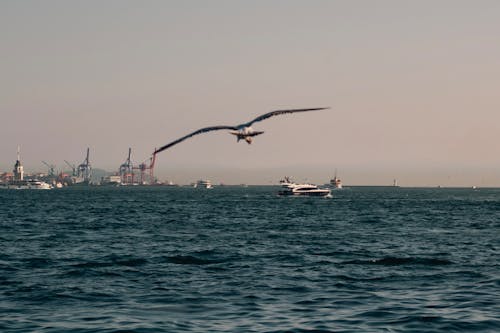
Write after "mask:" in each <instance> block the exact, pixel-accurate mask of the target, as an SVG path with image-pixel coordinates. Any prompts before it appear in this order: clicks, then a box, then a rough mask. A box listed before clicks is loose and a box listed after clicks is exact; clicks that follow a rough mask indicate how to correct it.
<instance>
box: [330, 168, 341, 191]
mask: <svg viewBox="0 0 500 333" xmlns="http://www.w3.org/2000/svg"><path fill="white" fill-rule="evenodd" d="M329 187H330V188H332V189H335V190H340V189H342V181H341V180H340V178H338V177H337V170H335V176H334V177H333V179H330V184H329Z"/></svg>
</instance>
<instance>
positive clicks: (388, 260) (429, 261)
mask: <svg viewBox="0 0 500 333" xmlns="http://www.w3.org/2000/svg"><path fill="white" fill-rule="evenodd" d="M342 264H345V265H382V266H403V265H423V266H442V265H451V264H453V262H452V261H450V260H446V259H438V258H414V257H408V258H402V257H385V258H382V259H372V260H349V261H345V262H343V263H342Z"/></svg>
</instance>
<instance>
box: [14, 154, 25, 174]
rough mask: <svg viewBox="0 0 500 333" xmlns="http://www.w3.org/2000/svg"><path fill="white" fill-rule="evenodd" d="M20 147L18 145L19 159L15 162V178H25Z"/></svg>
mask: <svg viewBox="0 0 500 333" xmlns="http://www.w3.org/2000/svg"><path fill="white" fill-rule="evenodd" d="M20 150H21V149H20V147H19V146H17V161H16V164H14V180H23V179H24V170H23V165H22V164H21V152H20Z"/></svg>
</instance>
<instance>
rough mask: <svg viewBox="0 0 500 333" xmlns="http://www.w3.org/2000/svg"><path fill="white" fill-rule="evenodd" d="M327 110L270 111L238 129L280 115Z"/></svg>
mask: <svg viewBox="0 0 500 333" xmlns="http://www.w3.org/2000/svg"><path fill="white" fill-rule="evenodd" d="M325 109H329V107H326V108H309V109H290V110H276V111H271V112H268V113H265V114H263V115H261V116H258V117H257V118H255V119H254V120H251V121H249V122H248V123H245V124H241V125H240V127H243V126H244V127H249V126H252V124H253V123H256V122H258V121H262V120H264V119H267V118H271V117H274V116H277V115H280V114H285V113H295V112H307V111H319V110H325Z"/></svg>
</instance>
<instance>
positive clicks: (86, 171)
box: [78, 148, 92, 183]
mask: <svg viewBox="0 0 500 333" xmlns="http://www.w3.org/2000/svg"><path fill="white" fill-rule="evenodd" d="M89 152H90V149H89V148H87V157H86V158H85V160H84V161H83V162H82V163H81V164H80V165H79V166H78V177H82V178H83V180H84V181H85V182H87V183H89V182H90V178H91V177H92V166H91V165H90V159H89Z"/></svg>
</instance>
